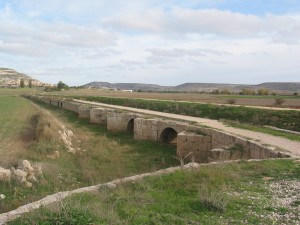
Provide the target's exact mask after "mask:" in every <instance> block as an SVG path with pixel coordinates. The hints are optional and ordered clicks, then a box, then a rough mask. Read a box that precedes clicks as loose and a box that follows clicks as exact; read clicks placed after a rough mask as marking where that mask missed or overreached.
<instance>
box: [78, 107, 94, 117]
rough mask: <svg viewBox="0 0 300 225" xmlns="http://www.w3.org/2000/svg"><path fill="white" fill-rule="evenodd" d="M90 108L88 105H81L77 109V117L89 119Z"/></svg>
mask: <svg viewBox="0 0 300 225" xmlns="http://www.w3.org/2000/svg"><path fill="white" fill-rule="evenodd" d="M90 110H91V107H90V106H88V105H81V106H79V109H78V114H79V116H78V117H79V118H81V119H90Z"/></svg>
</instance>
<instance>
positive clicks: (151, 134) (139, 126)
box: [134, 118, 158, 141]
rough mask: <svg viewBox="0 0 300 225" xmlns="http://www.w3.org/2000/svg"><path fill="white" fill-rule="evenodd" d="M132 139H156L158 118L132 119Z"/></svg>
mask: <svg viewBox="0 0 300 225" xmlns="http://www.w3.org/2000/svg"><path fill="white" fill-rule="evenodd" d="M134 139H135V140H150V141H158V120H157V119H143V118H136V119H135V120H134Z"/></svg>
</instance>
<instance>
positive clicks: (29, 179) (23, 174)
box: [0, 160, 43, 188]
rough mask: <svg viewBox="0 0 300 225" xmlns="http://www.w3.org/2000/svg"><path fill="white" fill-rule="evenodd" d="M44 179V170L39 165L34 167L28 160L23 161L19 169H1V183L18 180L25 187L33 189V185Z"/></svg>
mask: <svg viewBox="0 0 300 225" xmlns="http://www.w3.org/2000/svg"><path fill="white" fill-rule="evenodd" d="M42 178H43V172H42V168H41V167H40V166H38V165H34V166H32V165H31V164H30V162H29V161H28V160H23V161H22V162H21V163H19V165H18V166H17V167H12V168H11V169H10V170H9V169H4V168H2V167H0V181H6V182H9V181H10V180H12V179H13V180H16V181H17V182H19V183H20V184H22V185H24V187H27V188H31V187H32V186H33V183H37V182H38V179H42Z"/></svg>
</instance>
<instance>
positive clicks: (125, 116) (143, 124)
mask: <svg viewBox="0 0 300 225" xmlns="http://www.w3.org/2000/svg"><path fill="white" fill-rule="evenodd" d="M29 98H30V99H34V100H38V101H42V102H45V103H47V104H52V105H55V106H57V107H60V106H62V108H64V109H67V110H70V111H73V112H76V113H78V114H79V117H80V118H90V121H91V122H92V123H99V124H103V125H107V129H108V130H109V131H127V126H128V122H129V121H130V120H131V119H134V139H136V140H152V141H160V137H161V135H162V133H163V131H164V130H165V129H167V128H172V129H173V130H175V131H176V132H177V134H178V135H177V138H176V139H177V140H176V142H174V143H175V144H176V143H177V155H178V156H179V157H182V156H184V155H187V154H189V153H192V155H193V158H194V160H195V161H196V162H207V161H218V160H228V159H239V158H242V159H251V158H252V159H263V158H275V157H287V155H282V153H278V152H276V151H275V149H273V148H271V147H267V146H263V145H261V144H259V143H257V142H255V141H249V140H246V139H243V138H241V137H239V136H235V135H232V134H229V133H225V132H222V131H219V130H215V129H212V128H204V127H201V126H195V125H190V124H188V123H184V122H179V121H176V120H164V119H157V118H155V119H145V118H143V116H141V115H139V114H136V113H129V112H124V111H123V112H121V111H117V112H116V111H114V110H111V109H107V108H102V107H98V108H91V106H86V105H84V104H81V103H76V102H73V101H67V100H59V99H55V98H50V97H44V96H29ZM201 133H202V134H201ZM236 144H239V145H241V146H243V151H236V152H229V151H227V150H226V149H228V147H230V146H233V145H236Z"/></svg>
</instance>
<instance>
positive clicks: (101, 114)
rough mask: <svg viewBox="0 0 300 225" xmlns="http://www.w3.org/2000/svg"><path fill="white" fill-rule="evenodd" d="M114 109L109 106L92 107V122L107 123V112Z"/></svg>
mask: <svg viewBox="0 0 300 225" xmlns="http://www.w3.org/2000/svg"><path fill="white" fill-rule="evenodd" d="M113 111H114V110H113V109H108V108H102V107H97V108H91V109H90V122H91V123H96V124H100V125H107V114H108V113H109V112H113Z"/></svg>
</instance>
